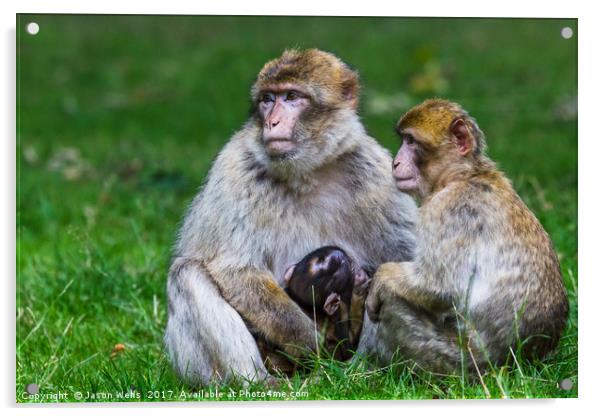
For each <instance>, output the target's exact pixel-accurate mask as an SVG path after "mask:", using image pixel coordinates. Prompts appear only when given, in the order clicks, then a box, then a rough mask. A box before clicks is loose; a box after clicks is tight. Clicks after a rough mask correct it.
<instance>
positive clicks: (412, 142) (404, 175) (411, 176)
mask: <svg viewBox="0 0 602 416" xmlns="http://www.w3.org/2000/svg"><path fill="white" fill-rule="evenodd" d="M400 135H401V140H402V144H401V148H400V149H399V151H398V152H397V155H396V156H395V159H394V160H393V177H394V178H395V184H396V185H397V189H399V190H400V191H402V192H407V193H415V192H417V191H418V188H419V186H420V181H421V177H420V169H419V168H418V150H419V146H420V145H419V144H418V142H417V140H416V131H415V130H414V129H411V128H410V129H404V130H402V131H401V132H400Z"/></svg>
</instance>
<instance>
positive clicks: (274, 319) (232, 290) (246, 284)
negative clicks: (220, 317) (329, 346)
mask: <svg viewBox="0 0 602 416" xmlns="http://www.w3.org/2000/svg"><path fill="white" fill-rule="evenodd" d="M211 275H212V276H213V277H214V279H215V281H216V284H217V286H218V287H219V289H220V291H221V293H222V296H223V297H224V298H225V299H226V300H227V301H228V303H230V305H232V307H233V308H234V309H236V311H238V313H239V314H240V315H241V316H242V317H243V318H244V319H245V320H246V321H248V322H249V323H250V324H251V325H252V326H253V327H254V328H256V329H257V330H258V331H259V332H261V333H262V334H263V335H264V336H265V338H266V339H267V340H269V341H271V342H273V343H274V344H276V345H278V346H280V347H281V348H283V350H284V351H285V352H287V353H288V354H291V355H294V356H299V355H301V354H303V351H304V350H306V349H310V350H315V349H316V333H315V329H314V324H313V322H312V321H311V319H310V318H309V317H308V316H307V315H305V313H303V311H302V310H301V308H300V307H299V306H298V305H297V304H295V303H294V302H293V301H292V300H291V299H290V298H289V297H288V295H287V294H286V293H285V292H284V290H283V289H282V288H281V287H280V286H279V285H278V283H276V280H275V279H274V278H273V276H271V275H270V273H269V272H267V271H263V270H260V269H258V268H251V267H249V268H245V269H242V270H235V271H234V270H228V271H221V272H211ZM225 335H227V334H225Z"/></svg>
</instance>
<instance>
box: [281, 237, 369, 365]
mask: <svg viewBox="0 0 602 416" xmlns="http://www.w3.org/2000/svg"><path fill="white" fill-rule="evenodd" d="M284 280H285V287H286V291H287V293H288V294H289V296H290V297H291V298H292V299H293V300H294V301H295V302H297V304H299V306H301V307H302V308H304V309H305V310H306V312H307V313H308V314H309V315H310V316H313V314H314V313H315V319H316V322H318V323H319V324H320V326H323V325H324V324H326V323H325V319H324V318H328V317H331V318H332V319H331V320H329V321H332V323H333V324H334V328H331V327H328V328H327V331H326V332H327V335H326V341H327V344H328V346H329V347H330V346H333V347H334V350H335V357H337V358H338V359H347V358H349V357H350V350H351V349H352V348H353V347H354V346H355V345H356V342H357V339H358V335H359V330H360V329H361V320H362V316H363V311H364V300H365V297H366V294H367V289H368V284H369V279H368V275H367V274H366V272H365V271H364V270H363V269H362V268H361V267H360V266H359V265H357V264H356V263H355V262H354V261H353V260H352V259H351V258H350V257H349V256H348V255H347V253H345V251H344V250H343V249H341V248H339V247H336V246H326V247H321V248H319V249H317V250H315V251H312V252H311V253H309V254H308V255H307V256H305V257H304V258H303V259H302V260H301V261H300V262H299V263H297V264H295V265H292V266H289V268H288V269H287V270H286V273H285V277H284ZM331 329H333V331H334V333H333V331H332V330H331ZM332 344H334V345H332Z"/></svg>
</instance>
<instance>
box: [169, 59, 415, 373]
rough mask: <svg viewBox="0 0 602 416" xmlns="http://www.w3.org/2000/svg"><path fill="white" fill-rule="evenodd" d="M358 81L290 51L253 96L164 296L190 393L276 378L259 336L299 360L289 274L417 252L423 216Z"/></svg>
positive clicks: (212, 176)
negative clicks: (323, 264) (398, 186)
mask: <svg viewBox="0 0 602 416" xmlns="http://www.w3.org/2000/svg"><path fill="white" fill-rule="evenodd" d="M358 92H359V82H358V76H357V74H356V73H355V72H354V71H352V70H351V69H350V68H349V67H348V66H347V65H345V64H344V63H343V62H342V61H340V60H339V59H338V58H337V57H335V56H334V55H332V54H330V53H326V52H322V51H319V50H315V49H311V50H307V51H295V50H289V51H285V52H284V54H283V55H282V56H281V57H279V58H278V59H275V60H273V61H270V62H268V63H267V64H266V65H265V66H264V67H263V69H262V70H261V71H260V73H259V75H258V76H257V81H256V82H255V85H254V86H253V88H252V90H251V94H252V108H251V114H252V115H251V117H250V119H249V120H248V121H247V122H246V123H245V125H244V126H243V127H242V129H241V130H240V131H239V132H238V133H236V134H235V135H234V136H233V137H232V138H231V139H230V141H229V143H228V144H227V145H226V146H225V147H224V149H223V150H222V151H221V152H220V154H219V156H218V157H217V159H216V160H215V162H214V164H213V166H212V168H211V171H210V173H209V176H208V179H207V182H206V184H205V186H204V188H203V189H202V191H201V192H200V193H199V194H198V195H197V197H196V198H195V199H194V201H193V202H192V204H191V206H190V208H189V210H188V214H187V216H186V219H185V220H184V222H183V224H182V227H181V230H180V233H179V238H178V242H177V244H176V247H175V253H174V258H173V262H172V265H171V268H170V271H169V278H168V283H167V297H168V322H167V328H166V331H165V344H166V347H167V352H168V354H169V357H170V359H171V361H172V363H173V365H174V368H175V369H176V371H177V373H178V374H179V375H180V376H181V377H182V378H183V379H185V380H186V381H188V382H190V383H193V384H199V383H201V384H205V383H208V382H210V381H211V380H215V381H223V380H228V379H229V378H230V377H231V376H232V375H236V376H242V377H244V378H247V379H249V380H259V379H263V378H265V377H267V370H266V368H265V365H264V362H263V359H262V357H261V354H260V352H259V350H258V348H257V343H256V339H255V338H254V337H253V335H252V333H253V334H258V335H257V336H258V337H259V338H261V341H266V342H267V343H268V344H269V345H275V346H277V348H279V349H281V350H283V351H285V352H286V353H288V354H290V355H293V356H299V355H301V354H304V353H305V352H306V351H308V350H312V349H315V348H316V344H315V338H316V337H315V333H314V323H313V322H312V320H311V319H310V317H308V316H307V315H306V314H305V313H304V312H303V311H302V310H301V308H300V307H299V306H298V305H297V304H295V302H294V301H293V300H292V299H291V298H290V297H289V296H287V294H286V293H285V292H284V289H283V288H282V285H283V283H284V282H283V278H284V274H285V269H286V267H287V266H288V265H290V264H292V263H295V262H297V261H298V260H299V259H301V258H303V257H304V256H305V255H306V254H307V253H309V252H311V251H312V250H315V249H316V248H318V247H322V246H327V245H336V246H339V247H342V248H343V249H344V250H345V252H346V253H347V254H348V255H349V257H350V258H352V259H353V260H354V261H355V262H356V263H357V264H360V265H361V266H362V267H364V268H366V269H367V270H370V269H371V270H375V269H376V267H377V266H378V265H379V264H381V263H383V262H385V261H404V260H408V259H410V258H411V256H412V254H413V249H414V235H413V227H414V219H415V215H416V208H415V204H414V202H413V201H412V199H411V198H409V197H408V196H405V195H403V194H402V193H396V192H394V190H395V183H394V181H393V179H392V178H391V173H390V166H391V157H390V155H389V154H388V152H387V151H386V150H385V149H383V148H382V147H381V146H380V145H378V143H377V142H376V141H375V140H374V139H372V138H371V137H369V136H368V135H367V134H366V132H365V130H364V128H363V126H362V124H361V122H360V120H359V117H358V115H357V113H356V108H357V104H358Z"/></svg>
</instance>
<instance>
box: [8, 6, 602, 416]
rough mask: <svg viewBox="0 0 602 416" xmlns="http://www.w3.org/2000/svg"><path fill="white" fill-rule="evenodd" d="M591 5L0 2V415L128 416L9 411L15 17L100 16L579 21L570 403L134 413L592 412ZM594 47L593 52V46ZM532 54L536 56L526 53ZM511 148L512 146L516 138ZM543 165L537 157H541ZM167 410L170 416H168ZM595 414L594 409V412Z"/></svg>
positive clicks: (595, 381)
mask: <svg viewBox="0 0 602 416" xmlns="http://www.w3.org/2000/svg"><path fill="white" fill-rule="evenodd" d="M588 4H595V2H588V3H586V2H579V1H545V2H538V3H535V2H532V3H529V2H527V1H524V0H522V1H520V0H518V1H517V0H505V1H501V2H487V1H464V0H455V1H437V2H434V1H419V2H415V1H412V2H403V3H402V2H394V1H380V0H370V1H368V2H365V1H363V2H353V1H352V0H347V1H330V2H326V1H323V0H322V1H320V0H303V1H299V2H295V3H293V2H286V1H282V0H264V1H262V2H257V3H255V2H251V1H244V0H229V1H224V0H222V1H214V0H210V1H202V2H192V1H185V0H170V1H168V0H164V1H157V0H146V1H129V2H126V1H123V0H104V1H67V0H55V1H43V0H38V1H32V0H22V1H19V2H18V3H17V4H14V3H13V4H9V5H6V4H4V3H2V9H3V12H4V13H2V14H1V15H0V19H2V22H3V26H4V27H3V29H4V31H3V42H2V58H3V62H4V63H5V64H4V65H1V68H0V71H1V72H2V76H1V77H0V79H1V82H2V87H3V88H2V89H1V91H3V92H4V94H5V96H4V99H2V100H1V101H0V106H1V107H2V111H0V117H2V118H1V121H2V122H1V124H0V125H2V126H5V127H4V133H5V137H4V140H2V145H3V149H2V152H1V155H2V156H1V157H2V162H3V163H1V165H0V171H1V172H2V179H3V180H2V181H1V182H0V183H1V187H2V188H1V191H2V195H3V196H4V199H3V200H2V201H3V202H2V203H0V209H1V210H2V215H1V216H0V219H1V223H0V224H1V227H2V228H1V230H2V236H3V238H2V243H1V244H2V250H0V253H1V256H2V258H1V262H0V264H2V265H3V266H4V270H5V276H4V279H3V281H4V290H3V291H2V292H3V293H2V295H3V301H4V305H3V306H2V307H1V308H0V310H2V315H3V316H2V319H1V320H0V325H1V326H2V330H3V331H2V334H3V335H4V337H3V338H4V340H3V341H2V342H0V348H1V350H2V354H1V356H2V360H3V361H2V362H3V364H4V365H2V366H1V367H0V368H2V369H4V371H3V372H4V374H3V375H2V376H1V377H0V397H1V405H2V406H3V407H6V410H7V413H6V414H9V415H13V414H19V415H21V414H36V415H39V414H41V413H48V414H53V415H61V416H62V415H81V414H82V412H86V414H91V415H98V414H102V413H104V412H106V411H107V409H106V408H107V407H108V408H110V410H109V411H110V412H112V413H113V412H114V413H115V414H119V413H125V414H129V413H133V412H132V411H133V410H134V408H136V407H138V406H136V405H135V404H127V405H114V404H113V405H111V404H108V405H88V406H86V408H85V410H83V409H81V408H78V407H77V406H75V405H67V406H65V405H63V406H53V407H33V406H19V407H16V406H15V404H14V394H15V393H14V391H15V390H14V374H15V373H14V369H15V358H14V353H15V346H14V342H15V341H14V340H15V338H14V336H15V327H14V324H15V318H14V316H15V310H14V305H15V300H14V293H15V292H14V290H15V286H14V279H15V200H16V198H15V85H14V83H15V24H16V16H15V14H16V13H106V14H272V15H273V14H277V15H289V14H290V15H292V14H297V15H360V16H387V15H392V16H454V17H460V16H465V17H483V16H492V17H571V18H575V17H576V18H579V23H578V30H577V33H576V34H577V36H578V41H579V86H580V87H581V88H580V89H579V225H580V227H579V249H580V254H581V255H580V262H579V263H580V264H579V272H580V273H579V277H580V279H579V282H580V290H579V295H580V299H579V315H580V318H579V324H580V331H579V396H580V398H579V399H577V400H531V401H524V400H521V401H509V402H500V401H497V402H495V403H487V402H484V401H454V402H452V401H423V402H408V401H405V402H335V403H333V402H311V403H299V402H296V403H280V402H277V403H269V404H264V403H236V404H226V403H221V404H154V405H152V406H145V407H144V409H143V410H138V412H137V413H142V412H144V414H147V415H158V414H164V413H166V410H168V409H173V408H176V409H177V410H176V411H177V412H178V414H182V415H188V414H191V415H192V414H195V415H198V414H207V413H210V414H240V413H242V412H244V413H245V414H247V413H248V414H261V415H270V414H279V415H280V414H282V413H286V414H287V415H303V416H307V414H308V413H310V414H316V413H322V412H324V413H325V412H329V413H332V412H337V414H339V413H340V414H342V415H343V414H344V415H346V414H348V413H352V414H354V413H355V412H357V413H362V414H363V413H366V412H372V410H371V408H372V407H376V408H377V411H378V412H379V413H380V412H383V413H387V414H389V413H390V414H398V413H400V412H419V413H420V414H423V413H426V414H429V413H433V414H434V413H437V414H439V413H445V414H446V415H455V414H458V415H465V414H469V413H477V412H478V413H480V414H482V413H486V414H487V415H504V416H507V414H508V412H511V413H515V412H521V413H522V411H525V410H526V411H529V410H531V411H533V412H537V413H539V412H545V413H546V414H556V413H558V414H564V415H566V414H577V413H579V414H581V413H586V414H587V413H589V410H591V409H595V408H596V407H598V408H599V407H600V406H599V405H598V406H596V405H597V404H598V403H597V402H596V399H597V398H598V396H599V395H600V394H599V392H598V387H599V386H602V382H600V381H599V380H600V377H601V376H602V371H600V370H601V368H600V361H602V359H601V358H600V354H601V352H602V346H601V339H602V337H601V336H600V330H601V328H602V326H601V324H600V320H601V318H602V313H601V311H600V310H599V309H598V308H597V306H598V305H600V301H598V299H597V297H598V296H599V294H600V293H602V290H600V289H601V283H600V282H601V281H602V277H601V276H598V275H597V274H596V271H599V270H600V267H598V268H596V267H595V266H594V261H595V260H597V256H598V255H599V254H598V253H597V248H598V246H599V245H600V239H599V238H597V239H596V238H595V237H597V236H599V235H602V230H601V229H600V220H599V219H598V217H599V215H600V214H599V213H600V212H601V210H600V208H601V207H600V203H599V201H600V197H599V195H600V192H601V191H600V189H602V187H601V186H600V184H599V182H600V179H601V176H602V175H600V171H599V169H600V166H601V165H602V164H601V163H600V162H599V161H598V159H600V157H601V156H600V155H602V149H601V146H600V141H601V140H602V134H601V133H600V130H601V129H600V127H599V124H598V123H599V120H600V119H601V117H600V114H599V113H600V111H602V105H601V101H600V99H599V97H601V96H602V91H601V88H600V87H601V82H600V77H601V76H602V65H601V58H600V55H601V54H600V52H599V50H600V49H599V42H598V41H599V40H600V39H602V36H601V33H600V32H601V31H600V26H601V25H602V21H601V20H600V17H601V16H600V14H598V13H596V11H595V9H594V6H590V5H588ZM596 44H598V45H596ZM534 53H537V51H534ZM516 140H517V146H520V145H521V144H520V138H517V139H516ZM542 157H544V156H542ZM172 411H173V410H172ZM598 411H599V409H598Z"/></svg>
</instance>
